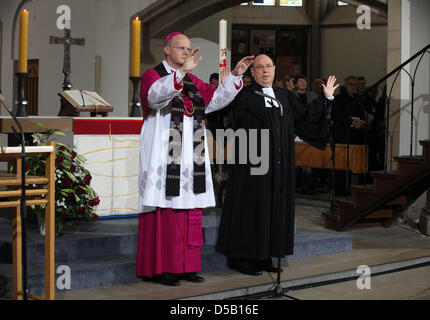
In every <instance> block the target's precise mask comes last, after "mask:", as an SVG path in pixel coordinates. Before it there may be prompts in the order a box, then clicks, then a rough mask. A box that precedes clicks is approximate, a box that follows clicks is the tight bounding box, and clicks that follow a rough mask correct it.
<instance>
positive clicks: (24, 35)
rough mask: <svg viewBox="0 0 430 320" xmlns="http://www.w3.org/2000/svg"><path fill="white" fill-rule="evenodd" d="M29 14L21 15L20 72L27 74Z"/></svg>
mask: <svg viewBox="0 0 430 320" xmlns="http://www.w3.org/2000/svg"><path fill="white" fill-rule="evenodd" d="M28 14H29V12H28V11H27V10H24V11H21V12H20V13H19V60H18V72H20V73H27V59H28Z"/></svg>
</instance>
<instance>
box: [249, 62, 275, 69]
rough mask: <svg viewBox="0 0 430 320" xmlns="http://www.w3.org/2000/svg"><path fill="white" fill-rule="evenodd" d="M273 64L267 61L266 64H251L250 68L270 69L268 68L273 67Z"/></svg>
mask: <svg viewBox="0 0 430 320" xmlns="http://www.w3.org/2000/svg"><path fill="white" fill-rule="evenodd" d="M274 66H275V65H273V64H270V63H268V64H266V65H262V64H258V65H256V66H253V67H252V68H253V69H257V70H263V69H264V68H267V69H270V68H273V67H274Z"/></svg>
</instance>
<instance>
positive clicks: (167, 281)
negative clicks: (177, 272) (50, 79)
mask: <svg viewBox="0 0 430 320" xmlns="http://www.w3.org/2000/svg"><path fill="white" fill-rule="evenodd" d="M152 279H153V280H154V281H155V282H158V283H161V284H164V285H165V286H172V287H177V286H180V285H181V281H179V280H178V279H176V278H175V277H174V276H173V275H171V274H170V273H162V274H161V275H159V274H156V275H154V276H153V277H152Z"/></svg>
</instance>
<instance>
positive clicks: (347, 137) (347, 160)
mask: <svg viewBox="0 0 430 320" xmlns="http://www.w3.org/2000/svg"><path fill="white" fill-rule="evenodd" d="M350 131H351V125H349V126H348V130H346V178H345V179H346V181H345V183H346V185H345V199H347V198H348V195H349V134H350Z"/></svg>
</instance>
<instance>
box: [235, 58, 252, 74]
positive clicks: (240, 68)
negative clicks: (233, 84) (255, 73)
mask: <svg viewBox="0 0 430 320" xmlns="http://www.w3.org/2000/svg"><path fill="white" fill-rule="evenodd" d="M253 62H254V56H246V57H244V58H242V60H240V61H239V62H238V63H237V64H236V67H235V68H234V70H233V71H232V72H231V73H232V74H233V75H234V76H236V77H237V76H241V75H242V74H244V73H245V72H246V70H248V68H249V66H250V65H251V64H252V63H253Z"/></svg>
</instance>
